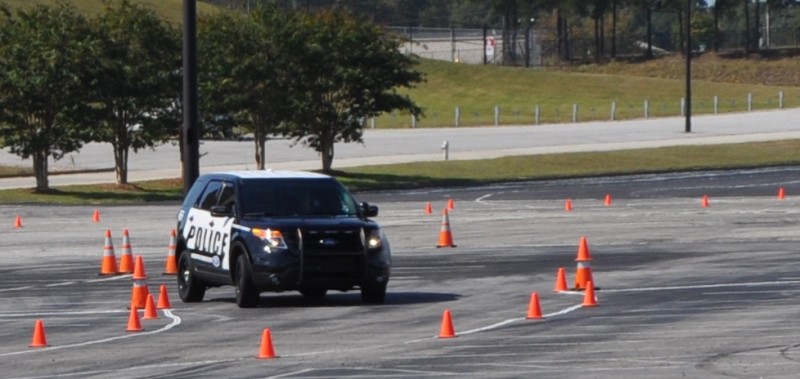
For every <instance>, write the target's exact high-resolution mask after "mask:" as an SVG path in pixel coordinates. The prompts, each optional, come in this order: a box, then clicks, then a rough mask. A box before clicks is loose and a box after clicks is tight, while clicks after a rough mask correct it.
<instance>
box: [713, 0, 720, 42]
mask: <svg viewBox="0 0 800 379" xmlns="http://www.w3.org/2000/svg"><path fill="white" fill-rule="evenodd" d="M712 49H713V50H714V52H715V53H718V52H719V5H717V4H715V5H714V45H713V46H712Z"/></svg>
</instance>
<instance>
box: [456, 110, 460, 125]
mask: <svg viewBox="0 0 800 379" xmlns="http://www.w3.org/2000/svg"><path fill="white" fill-rule="evenodd" d="M459 121H461V108H459V107H456V128H457V127H458V123H459Z"/></svg>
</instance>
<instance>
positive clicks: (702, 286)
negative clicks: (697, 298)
mask: <svg viewBox="0 0 800 379" xmlns="http://www.w3.org/2000/svg"><path fill="white" fill-rule="evenodd" d="M786 284H800V280H787V281H772V282H743V283H720V284H697V285H687V286H666V287H642V288H620V289H603V290H602V292H606V293H609V292H615V293H623V292H651V291H675V290H695V289H706V288H730V287H760V286H778V285H786ZM598 292H599V290H598Z"/></svg>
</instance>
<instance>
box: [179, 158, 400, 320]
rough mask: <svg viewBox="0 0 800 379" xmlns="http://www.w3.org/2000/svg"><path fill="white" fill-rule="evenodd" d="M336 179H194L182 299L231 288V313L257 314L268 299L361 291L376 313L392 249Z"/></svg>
mask: <svg viewBox="0 0 800 379" xmlns="http://www.w3.org/2000/svg"><path fill="white" fill-rule="evenodd" d="M377 215H378V207H376V206H374V205H369V204H367V203H360V204H359V203H357V202H356V200H355V199H354V198H353V196H352V195H351V194H350V192H349V191H348V190H347V189H346V188H345V187H344V186H343V185H342V184H341V183H339V182H338V181H337V180H336V179H334V178H332V177H330V176H326V175H321V174H315V173H308V172H295V171H272V170H265V171H236V172H220V173H212V174H205V175H202V176H200V178H198V179H197V181H196V182H195V183H194V185H193V186H192V188H191V189H190V191H189V193H188V194H187V196H186V198H185V200H184V202H183V206H182V207H181V210H180V212H179V214H178V230H179V233H178V241H177V251H178V252H180V253H179V254H180V255H179V256H178V292H179V294H180V297H181V300H183V301H184V302H199V301H202V300H203V296H204V295H205V292H206V289H207V288H209V287H217V286H222V285H233V286H235V287H236V304H237V305H238V306H239V307H241V308H250V307H255V306H256V305H258V301H259V294H260V293H261V292H265V291H271V292H280V291H292V290H296V291H300V293H301V294H303V295H304V296H305V297H308V298H321V297H323V296H325V294H326V293H327V291H328V290H338V291H348V290H351V289H355V288H358V289H360V291H361V299H362V301H363V302H365V303H382V302H383V300H384V297H385V296H386V285H387V282H388V281H389V274H390V268H391V252H390V249H389V242H388V240H387V239H386V236H384V234H383V232H382V231H381V228H380V226H379V225H378V224H377V223H376V222H374V221H372V220H371V219H369V217H375V216H377Z"/></svg>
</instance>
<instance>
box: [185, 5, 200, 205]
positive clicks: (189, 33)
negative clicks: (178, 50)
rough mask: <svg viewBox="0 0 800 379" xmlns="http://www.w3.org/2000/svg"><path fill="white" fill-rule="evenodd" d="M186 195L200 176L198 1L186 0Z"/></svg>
mask: <svg viewBox="0 0 800 379" xmlns="http://www.w3.org/2000/svg"><path fill="white" fill-rule="evenodd" d="M181 138H182V139H183V195H184V196H186V194H187V193H189V189H191V188H192V184H194V181H195V180H196V179H197V177H198V176H200V146H199V145H200V131H199V128H198V125H197V2H196V0H183V129H182V135H181Z"/></svg>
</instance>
